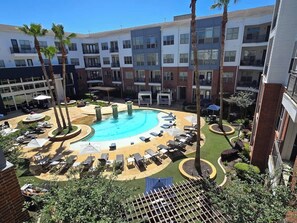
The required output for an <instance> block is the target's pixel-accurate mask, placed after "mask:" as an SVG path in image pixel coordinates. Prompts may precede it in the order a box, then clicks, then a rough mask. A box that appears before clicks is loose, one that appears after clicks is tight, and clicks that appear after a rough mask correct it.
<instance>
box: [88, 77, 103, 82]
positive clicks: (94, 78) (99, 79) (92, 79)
mask: <svg viewBox="0 0 297 223" xmlns="http://www.w3.org/2000/svg"><path fill="white" fill-rule="evenodd" d="M87 80H88V81H103V77H88V78H87Z"/></svg>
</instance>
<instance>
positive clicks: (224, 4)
mask: <svg viewBox="0 0 297 223" xmlns="http://www.w3.org/2000/svg"><path fill="white" fill-rule="evenodd" d="M237 1H238V0H233V2H234V4H235V3H237ZM229 3H230V0H215V4H213V5H212V6H211V9H215V8H218V9H222V8H223V19H222V26H221V55H220V118H219V126H220V128H221V129H223V94H224V90H223V73H224V53H225V33H226V24H227V22H228V5H229Z"/></svg>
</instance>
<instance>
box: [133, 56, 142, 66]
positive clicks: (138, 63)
mask: <svg viewBox="0 0 297 223" xmlns="http://www.w3.org/2000/svg"><path fill="white" fill-rule="evenodd" d="M134 59H135V63H136V66H144V54H136V55H135V56H134Z"/></svg>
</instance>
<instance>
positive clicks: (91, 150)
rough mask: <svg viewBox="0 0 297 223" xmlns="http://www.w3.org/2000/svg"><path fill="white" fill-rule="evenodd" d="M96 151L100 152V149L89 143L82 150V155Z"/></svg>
mask: <svg viewBox="0 0 297 223" xmlns="http://www.w3.org/2000/svg"><path fill="white" fill-rule="evenodd" d="M94 153H99V151H98V149H96V148H95V147H94V146H92V145H91V143H89V144H88V145H87V146H86V147H85V148H83V149H82V150H81V151H80V153H79V154H80V155H85V154H94Z"/></svg>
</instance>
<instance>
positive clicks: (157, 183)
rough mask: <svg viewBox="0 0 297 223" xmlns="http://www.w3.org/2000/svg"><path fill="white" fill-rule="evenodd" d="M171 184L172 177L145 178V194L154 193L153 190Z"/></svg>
mask: <svg viewBox="0 0 297 223" xmlns="http://www.w3.org/2000/svg"><path fill="white" fill-rule="evenodd" d="M172 183H173V178H172V177H167V178H152V177H147V178H145V193H150V192H154V190H157V189H161V188H166V187H168V186H171V185H172Z"/></svg>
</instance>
